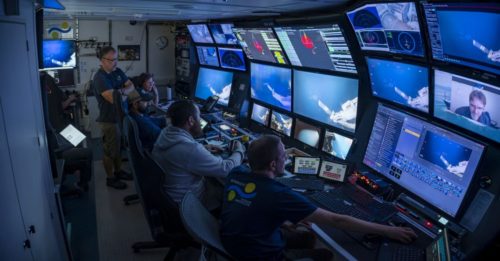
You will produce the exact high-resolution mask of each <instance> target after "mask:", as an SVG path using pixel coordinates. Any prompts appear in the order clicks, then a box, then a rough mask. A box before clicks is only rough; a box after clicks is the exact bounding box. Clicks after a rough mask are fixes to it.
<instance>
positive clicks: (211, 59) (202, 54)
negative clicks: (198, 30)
mask: <svg viewBox="0 0 500 261" xmlns="http://www.w3.org/2000/svg"><path fill="white" fill-rule="evenodd" d="M196 50H197V51H198V60H199V61H200V64H204V65H212V66H219V57H217V50H216V48H215V47H206V46H197V47H196Z"/></svg>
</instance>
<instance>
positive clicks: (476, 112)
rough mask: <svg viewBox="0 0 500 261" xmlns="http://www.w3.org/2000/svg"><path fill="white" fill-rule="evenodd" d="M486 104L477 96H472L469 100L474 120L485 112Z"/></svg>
mask: <svg viewBox="0 0 500 261" xmlns="http://www.w3.org/2000/svg"><path fill="white" fill-rule="evenodd" d="M484 106H485V104H484V103H483V102H482V101H481V100H480V99H477V98H472V99H471V100H470V101H469V108H470V115H471V117H472V119H473V120H475V121H477V120H478V119H479V117H481V114H483V111H484Z"/></svg>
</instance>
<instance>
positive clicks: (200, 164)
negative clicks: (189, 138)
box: [186, 144, 242, 177]
mask: <svg viewBox="0 0 500 261" xmlns="http://www.w3.org/2000/svg"><path fill="white" fill-rule="evenodd" d="M188 155H189V161H188V163H187V164H186V168H187V169H188V170H189V171H190V172H192V173H194V174H196V175H200V176H210V177H225V176H227V174H228V173H229V171H231V169H233V168H234V167H236V166H238V165H240V164H241V161H242V158H241V156H240V153H237V152H235V153H233V154H232V155H231V156H230V157H229V158H227V159H224V160H223V159H222V158H220V157H217V156H214V155H212V154H211V153H210V152H209V151H208V150H207V149H206V148H205V147H204V146H203V145H201V144H195V145H194V146H193V149H192V150H191V153H189V154H188Z"/></svg>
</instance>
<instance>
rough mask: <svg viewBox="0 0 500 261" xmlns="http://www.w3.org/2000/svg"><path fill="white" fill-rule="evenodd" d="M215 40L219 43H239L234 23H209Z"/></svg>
mask: <svg viewBox="0 0 500 261" xmlns="http://www.w3.org/2000/svg"><path fill="white" fill-rule="evenodd" d="M208 27H209V28H210V31H211V32H212V35H213V37H214V40H215V42H216V43H218V44H234V45H236V44H238V39H236V36H235V35H234V33H233V25H232V24H209V25H208Z"/></svg>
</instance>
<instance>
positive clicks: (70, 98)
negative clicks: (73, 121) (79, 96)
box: [62, 94, 76, 110]
mask: <svg viewBox="0 0 500 261" xmlns="http://www.w3.org/2000/svg"><path fill="white" fill-rule="evenodd" d="M75 100H76V96H75V95H74V94H70V95H69V96H68V98H67V99H66V100H64V101H63V102H62V108H63V110H66V108H68V106H69V105H70V104H71V103H72V102H73V101H75Z"/></svg>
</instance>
